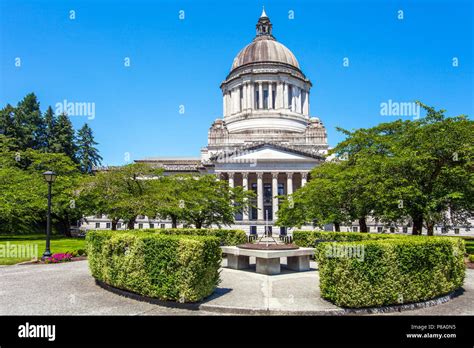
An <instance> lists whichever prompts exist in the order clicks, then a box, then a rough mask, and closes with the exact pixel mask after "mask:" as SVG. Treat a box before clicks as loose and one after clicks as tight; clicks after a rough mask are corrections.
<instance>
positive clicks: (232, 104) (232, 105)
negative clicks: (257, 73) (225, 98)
mask: <svg viewBox="0 0 474 348" xmlns="http://www.w3.org/2000/svg"><path fill="white" fill-rule="evenodd" d="M235 99H236V98H235V89H232V90H231V91H230V111H231V112H230V114H231V115H232V114H235V109H236V105H235Z"/></svg>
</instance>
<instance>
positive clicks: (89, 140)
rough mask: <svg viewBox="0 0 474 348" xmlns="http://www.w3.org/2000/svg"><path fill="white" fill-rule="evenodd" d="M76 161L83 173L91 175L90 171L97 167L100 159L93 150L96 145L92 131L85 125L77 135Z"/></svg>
mask: <svg viewBox="0 0 474 348" xmlns="http://www.w3.org/2000/svg"><path fill="white" fill-rule="evenodd" d="M76 144H77V159H78V161H79V165H80V167H81V170H82V172H83V173H89V174H90V173H92V169H93V168H94V167H96V166H99V165H100V163H101V161H102V157H101V156H100V155H99V151H98V150H97V149H96V148H95V145H97V143H96V142H95V141H94V136H93V134H92V129H91V128H90V127H89V126H88V124H87V123H85V124H84V126H82V128H81V129H80V130H79V131H78V133H77V143H76Z"/></svg>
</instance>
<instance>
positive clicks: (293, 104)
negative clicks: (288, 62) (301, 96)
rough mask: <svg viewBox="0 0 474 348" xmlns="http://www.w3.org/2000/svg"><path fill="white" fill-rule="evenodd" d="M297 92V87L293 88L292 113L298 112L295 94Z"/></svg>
mask: <svg viewBox="0 0 474 348" xmlns="http://www.w3.org/2000/svg"><path fill="white" fill-rule="evenodd" d="M295 92H296V87H295V86H291V111H293V112H296V100H295V99H296V98H295V94H296V93H295Z"/></svg>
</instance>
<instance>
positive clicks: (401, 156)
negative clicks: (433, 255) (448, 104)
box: [335, 103, 474, 235]
mask: <svg viewBox="0 0 474 348" xmlns="http://www.w3.org/2000/svg"><path fill="white" fill-rule="evenodd" d="M419 105H420V106H421V107H422V108H423V109H424V110H425V111H426V116H425V117H424V118H422V119H419V120H414V121H409V120H407V121H401V120H398V121H395V122H391V123H383V124H380V125H378V126H376V127H373V128H369V129H360V130H356V131H354V132H347V131H346V135H347V139H346V140H345V141H343V142H341V143H340V144H339V145H338V146H337V147H336V148H335V152H336V153H337V154H339V155H342V154H346V155H347V156H348V161H349V162H351V163H353V164H354V166H356V167H358V168H363V170H365V171H366V173H368V175H369V177H370V183H371V184H370V185H371V187H372V192H373V195H375V196H376V197H377V204H376V205H375V206H374V210H373V212H372V213H373V214H372V215H374V216H376V217H379V218H380V219H382V220H384V221H397V220H405V219H406V218H407V217H410V219H411V220H412V223H413V229H412V233H413V234H421V231H422V227H423V224H424V225H425V227H426V228H427V230H428V234H429V235H432V234H433V229H434V225H435V224H436V223H439V222H441V221H443V219H444V217H445V213H446V212H447V211H449V212H450V214H451V217H452V218H453V219H454V220H456V219H458V220H460V219H466V218H467V217H469V216H470V215H471V213H470V212H472V211H473V209H472V207H473V202H472V200H473V198H472V197H473V172H472V168H473V166H472V158H473V147H472V144H473V143H474V137H473V134H474V133H473V123H472V121H470V120H468V119H467V117H465V116H457V117H449V118H448V117H445V115H444V113H445V111H444V110H438V111H437V110H435V109H434V108H432V107H428V106H426V105H424V104H422V103H419Z"/></svg>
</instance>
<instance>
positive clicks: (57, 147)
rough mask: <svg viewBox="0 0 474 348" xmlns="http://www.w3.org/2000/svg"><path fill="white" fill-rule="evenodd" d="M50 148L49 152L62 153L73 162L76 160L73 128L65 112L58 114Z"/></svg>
mask: <svg viewBox="0 0 474 348" xmlns="http://www.w3.org/2000/svg"><path fill="white" fill-rule="evenodd" d="M50 150H51V152H60V153H64V154H65V155H67V156H68V157H69V158H71V159H72V160H73V161H74V162H77V156H76V151H77V145H76V144H75V134H74V128H73V127H72V123H71V120H70V119H69V117H68V116H67V115H66V114H61V115H59V116H58V118H57V120H56V123H55V125H54V130H53V139H52V143H51V144H50Z"/></svg>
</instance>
